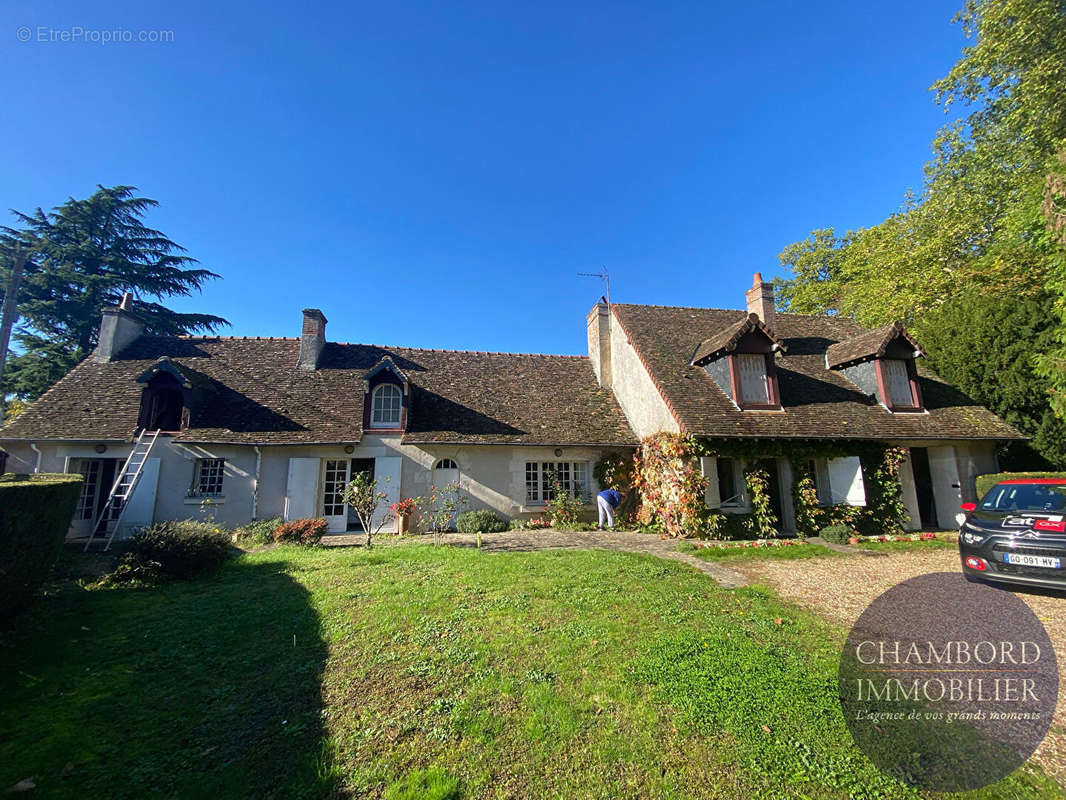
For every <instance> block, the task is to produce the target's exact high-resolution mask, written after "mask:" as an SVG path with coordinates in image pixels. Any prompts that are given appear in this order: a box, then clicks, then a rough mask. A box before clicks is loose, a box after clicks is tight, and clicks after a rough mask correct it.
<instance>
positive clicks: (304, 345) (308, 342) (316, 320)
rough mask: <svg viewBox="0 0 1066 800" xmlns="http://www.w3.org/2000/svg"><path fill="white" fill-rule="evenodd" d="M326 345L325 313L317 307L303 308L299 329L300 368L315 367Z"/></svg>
mask: <svg viewBox="0 0 1066 800" xmlns="http://www.w3.org/2000/svg"><path fill="white" fill-rule="evenodd" d="M325 346H326V315H325V314H323V313H322V312H321V311H319V310H318V309H317V308H305V309H304V324H303V329H302V330H301V331H300V369H316V368H317V367H318V357H319V355H321V353H322V348H323V347H325Z"/></svg>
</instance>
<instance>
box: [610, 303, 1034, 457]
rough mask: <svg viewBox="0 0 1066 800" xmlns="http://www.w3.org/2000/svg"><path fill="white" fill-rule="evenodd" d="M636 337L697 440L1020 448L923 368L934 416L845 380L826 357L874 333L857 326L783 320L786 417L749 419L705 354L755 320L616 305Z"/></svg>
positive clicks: (777, 325)
mask: <svg viewBox="0 0 1066 800" xmlns="http://www.w3.org/2000/svg"><path fill="white" fill-rule="evenodd" d="M612 308H613V311H614V316H615V319H616V320H617V321H618V322H619V323H620V324H621V328H622V334H623V335H625V336H627V337H628V338H629V340H630V342H631V343H632V344H633V347H634V348H635V349H636V351H637V353H638V354H639V355H640V357H641V359H642V361H643V362H644V364H645V366H646V367H647V369H648V370H649V372H650V373H651V377H652V379H653V381H654V382H655V383H656V385H657V386H658V387H659V390H660V392H661V393H662V394H663V397H664V399H665V400H666V403H667V405H668V407H669V408H670V409H671V411H672V412H673V414H674V416H675V417H676V418H677V420H678V423H679V424H680V425H681V428H682V431H683V432H685V433H687V434H690V435H695V436H707V437H714V438H722V437H730V438H731V437H764V438H804V439H807V438H809V439H841V438H844V439H867V440H882V441H883V440H892V439H911V440H918V439H1017V438H1021V437H1020V435H1019V434H1018V432H1017V431H1016V430H1015V429H1014V428H1012V427H1011V426H1010V425H1008V424H1007V423H1006V422H1004V421H1003V420H1001V419H999V417H997V416H996V415H995V414H993V413H992V412H991V411H989V410H988V409H986V408H983V407H982V406H980V405H978V404H977V403H975V402H974V401H973V400H971V399H969V398H968V397H966V396H965V395H963V394H962V393H961V392H960V391H958V390H957V389H955V388H953V387H952V386H949V385H948V384H947V383H945V382H944V381H942V380H941V379H940V378H938V377H937V376H936V375H934V374H933V373H932V372H930V371H929V370H927V369H925V368H924V367H921V366H919V368H918V373H919V376H920V384H921V388H922V394H923V398H924V401H925V406H926V409H927V410H928V413H896V414H893V413H891V412H889V411H888V410H887V409H885V408H883V407H882V406H881V405H879V404H878V403H877V402H875V401H874V400H873V399H871V398H870V397H868V396H867V395H865V394H864V393H863V392H862V391H861V390H860V389H859V388H858V387H857V386H855V385H853V384H852V383H851V382H850V381H848V380H847V378H845V377H844V376H843V375H841V374H840V373H839V372H834V371H832V370H830V369H827V368H826V363H825V358H826V351H827V350H828V349H829V348H830V347H831V346H832V345H834V344H836V343H837V342H842V341H845V340H849V339H854V338H855V337H857V336H860V335H864V334H866V333H867V331H865V330H864V329H863V328H862V327H860V326H859V325H857V324H855V323H854V322H851V321H850V320H845V319H839V318H835V317H824V316H813V315H806V314H777V315H776V318H775V320H774V325H773V331H774V334H775V335H776V337H777V339H778V340H779V341H780V342H781V343H782V345H783V346H784V347H785V348H786V350H787V351H786V353H785V354H784V355H781V356H779V357H778V359H777V362H776V363H777V374H778V381H779V384H780V388H781V404H782V408H783V410H782V411H740V410H738V409H737V408H736V406H734V405H733V404H732V403H731V402H730V401H729V398H727V397H726V396H725V395H724V394H723V393H722V390H721V389H719V388H718V386H717V385H716V384H715V383H714V381H712V380H711V378H710V377H709V376H708V375H707V373H705V372H704V371H703V370H702V369H701V368H699V367H694V366H691V365H690V362H691V359H692V354H693V352H695V350H696V347H697V346H698V345H699V344H700V343H701V342H703V341H704V340H705V339H708V338H710V337H712V336H715V335H718V334H719V333H720V332H721V331H723V330H724V329H726V328H727V327H728V326H732V325H736V324H737V323H739V322H741V321H742V320H744V319H745V317H746V316H747V312H745V311H735V310H727V309H712V308H677V307H666V306H639V305H623V304H615V305H614V306H613V307H612Z"/></svg>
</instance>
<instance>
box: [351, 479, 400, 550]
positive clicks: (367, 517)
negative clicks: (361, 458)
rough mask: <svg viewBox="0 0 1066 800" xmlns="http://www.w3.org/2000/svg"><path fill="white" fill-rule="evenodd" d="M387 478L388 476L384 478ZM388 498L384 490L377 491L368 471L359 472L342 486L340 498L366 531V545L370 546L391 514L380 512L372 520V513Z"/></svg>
mask: <svg viewBox="0 0 1066 800" xmlns="http://www.w3.org/2000/svg"><path fill="white" fill-rule="evenodd" d="M386 480H388V478H386ZM387 498H388V495H387V494H385V492H379V491H378V482H377V479H376V478H372V477H371V476H370V473H369V472H359V473H356V476H355V477H354V478H352V479H351V480H350V481H349V482H348V484H347V485H346V486H345V487H344V492H343V493H342V494H341V499H342V500H343V501H344V504H345V505H348V506H351V507H352V509H353V510H354V511H355V515H356V516H357V517H359V522H360V523H361V524H362V526H363V531H365V532H366V546H367V547H370V546H371V544H372V542H373V538H374V536H375V535H376V534H378V533H380V531H381V529H382V528H384V527H385V523H386V522H388V520H389V518H390V517H391V514H382V515H381V517H379V518H378V520H377V521H376V522H375V521H374V515H375V514H376V513H377V510H378V506H380V505H381V504H382V503H383V502H385V500H386V499H387Z"/></svg>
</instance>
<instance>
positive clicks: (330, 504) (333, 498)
mask: <svg viewBox="0 0 1066 800" xmlns="http://www.w3.org/2000/svg"><path fill="white" fill-rule="evenodd" d="M322 464H323V468H322V469H323V474H322V516H323V517H325V518H326V522H328V523H329V528H328V529H327V530H328V532H329V533H344V532H345V531H346V530H348V507H347V506H346V505H344V499H343V494H344V487H345V486H346V485H347V484H348V480H349V476H350V475H351V462H350V461H348V460H347V459H337V460H334V459H326V460H325V461H323V462H322Z"/></svg>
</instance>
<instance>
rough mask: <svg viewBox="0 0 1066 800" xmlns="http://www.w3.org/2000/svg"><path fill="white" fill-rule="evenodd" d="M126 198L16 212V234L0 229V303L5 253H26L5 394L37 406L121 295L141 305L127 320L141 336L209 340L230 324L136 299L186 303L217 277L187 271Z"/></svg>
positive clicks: (120, 189)
mask: <svg viewBox="0 0 1066 800" xmlns="http://www.w3.org/2000/svg"><path fill="white" fill-rule="evenodd" d="M135 192H136V188H135V187H132V186H114V187H110V188H105V187H103V186H100V187H98V190H97V191H96V193H95V194H93V195H92V196H91V197H89V198H87V199H85V200H74V199H73V198H71V199H69V200H67V202H65V203H63V204H62V205H60V206H58V207H56V208H54V209H53V210H52V211H51V212H48V213H45V212H44V211H42V210H41V209H37V210H36V211H34V212H33V213H31V214H23V213H19V212H15V217H16V219H17V223H16V224H17V226H18V227H16V228H4V229H3V230H4V232H5V234H4V238H5V241H4V242H3V245H4V246H0V296H2V287H3V286H5V285H6V277H7V273H8V270H9V269H10V254H11V252H12V249H13V246H14V245H15V244H19V245H21V246H23V247H24V248H26V250H27V251H28V253H29V258H28V260H27V263H26V271H25V275H24V278H23V281H22V286H21V288H20V290H19V304H18V308H19V313H20V315H21V321H20V325H19V328H18V331H17V333H16V335H15V338H16V340H17V341H18V343H19V346H20V349H21V350H22V353H21V354H19V355H16V356H14V357H13V358H11V359H10V360H9V362H8V365H7V367H8V369H9V370H10V372H9V374H8V375H7V376H6V377H5V387H6V389H7V391H8V392H13V393H15V394H17V395H19V396H20V397H23V398H29V399H33V398H36V397H38V396H40V395H41V394H42V393H43V392H44V391H45V389H47V388H48V387H49V386H51V385H52V384H53V383H54V382H55V381H56V380H58V379H59V378H60V377H62V375H63V374H64V373H65V372H66V371H67V370H68V369H69V368H70V367H71V366H73V365H74V364H75V363H77V362H78V361H80V360H81V359H82V358H84V357H85V356H86V355H88V354H89V352H91V351H92V349H93V348H94V347H95V346H96V340H97V335H98V334H99V328H100V312H101V309H103V308H104V307H105V306H112V305H117V303H118V302H119V300H121V298H122V293H123V292H127V291H128V292H133V293H134V294H135V295H139V296H140V297H139V298H138V299H136V300H135V301H134V304H133V311H134V312H135V313H136V314H137V315H138V316H139V317H141V318H142V319H143V320H144V321H145V323H146V330H147V331H148V332H149V333H155V334H163V335H173V334H184V333H192V332H196V331H214V330H216V329H217V328H219V327H220V326H223V325H227V324H229V323H227V322H226V320H224V319H222V318H221V317H215V316H212V315H210V314H190V313H179V312H176V311H172V310H171V309H169V308H167V307H165V306H163V305H160V304H159V303H157V302H152V301H150V300H146V299H143V298H145V297H147V298H156V299H159V300H163V299H166V298H169V297H186V296H189V295H191V294H192V293H193V292H194V291H199V290H200V289H201V288H202V287H203V285H204V284H205V283H206V282H207V281H209V280H211V279H212V278H217V277H218V276H217V275H216V274H215V273H213V272H209V271H208V270H205V269H196V268H194V267H193V266H192V265H193V264H195V263H196V261H195V259H192V258H190V257H189V256H187V255H185V254H184V250H183V248H182V247H181V246H180V245H178V244H176V243H174V242H173V241H171V240H170V239H168V238H167V237H166V236H165V235H164V234H163V233H162V232H160V231H157V230H153V229H152V228H149V227H147V226H146V225H145V224H144V222H143V217H144V215H145V214H146V213H147V212H148V211H149V210H150V209H152V208H154V207H155V206H156V205H157V203H156V201H155V200H150V199H148V198H144V197H137V196H136V195H135V194H134V193H135Z"/></svg>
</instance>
